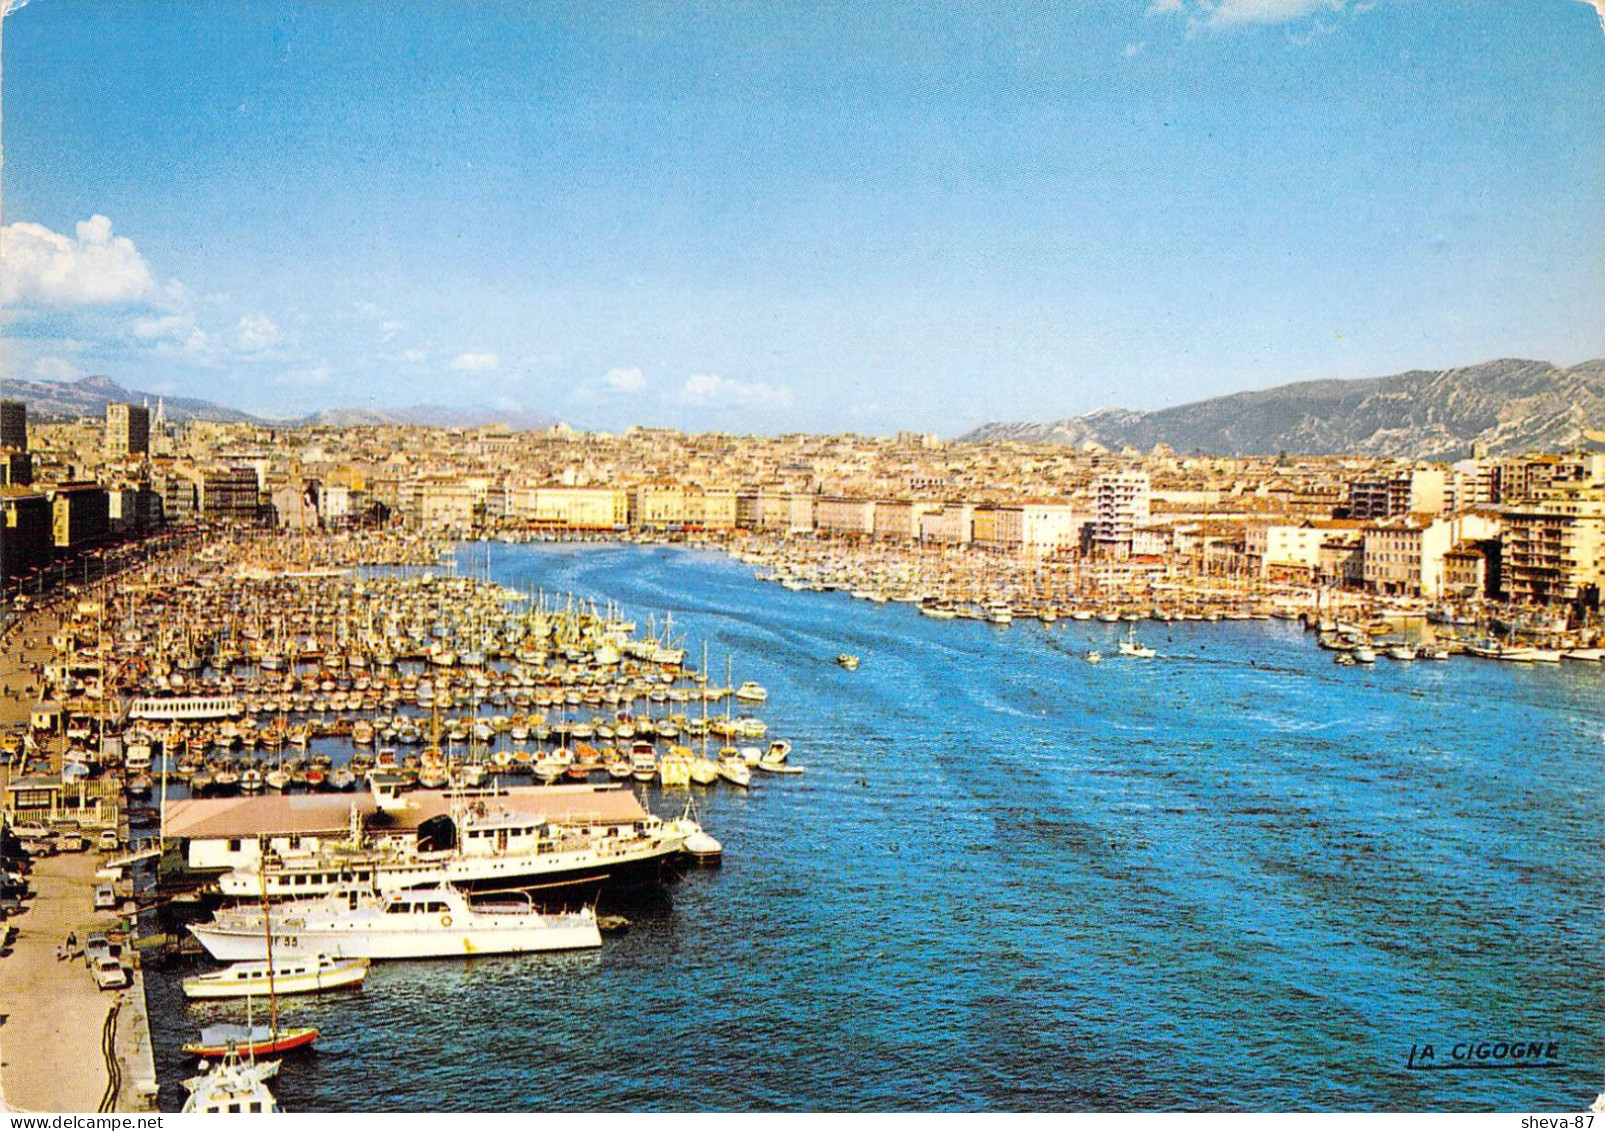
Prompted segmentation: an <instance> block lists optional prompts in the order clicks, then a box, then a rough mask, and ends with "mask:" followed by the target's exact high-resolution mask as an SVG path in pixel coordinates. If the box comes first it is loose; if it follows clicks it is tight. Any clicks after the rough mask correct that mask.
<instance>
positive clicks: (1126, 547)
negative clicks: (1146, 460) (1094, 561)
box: [1093, 471, 1149, 558]
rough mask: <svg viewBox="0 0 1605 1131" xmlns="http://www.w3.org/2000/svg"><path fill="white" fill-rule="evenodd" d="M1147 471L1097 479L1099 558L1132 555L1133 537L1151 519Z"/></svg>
mask: <svg viewBox="0 0 1605 1131" xmlns="http://www.w3.org/2000/svg"><path fill="white" fill-rule="evenodd" d="M1148 490H1149V484H1148V473H1147V472H1146V471H1117V472H1110V473H1107V474H1104V475H1100V476H1098V480H1097V484H1096V488H1095V493H1094V496H1093V497H1094V514H1095V516H1096V523H1095V525H1094V527H1093V542H1094V548H1095V550H1096V551H1097V553H1098V554H1099V555H1100V556H1103V557H1112V558H1125V557H1130V556H1131V536H1132V532H1133V531H1134V530H1136V529H1137V528H1138V527H1140V526H1143V525H1145V524H1146V523H1147V522H1148V518H1149V496H1148Z"/></svg>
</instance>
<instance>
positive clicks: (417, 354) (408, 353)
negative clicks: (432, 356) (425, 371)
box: [401, 350, 429, 362]
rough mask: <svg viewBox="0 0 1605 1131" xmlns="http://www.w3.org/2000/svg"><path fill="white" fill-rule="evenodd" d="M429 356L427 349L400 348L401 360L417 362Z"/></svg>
mask: <svg viewBox="0 0 1605 1131" xmlns="http://www.w3.org/2000/svg"><path fill="white" fill-rule="evenodd" d="M428 356H429V351H428V350H402V351H401V360H402V361H411V362H418V361H422V360H423V359H424V358H426V357H428Z"/></svg>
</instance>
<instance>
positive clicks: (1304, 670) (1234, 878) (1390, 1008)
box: [148, 545, 1605, 1111]
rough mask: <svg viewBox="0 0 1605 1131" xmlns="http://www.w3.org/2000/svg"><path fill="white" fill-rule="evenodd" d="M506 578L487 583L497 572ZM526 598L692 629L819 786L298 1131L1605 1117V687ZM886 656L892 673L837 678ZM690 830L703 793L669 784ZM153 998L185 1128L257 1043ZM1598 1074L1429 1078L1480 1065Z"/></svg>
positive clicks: (513, 979)
mask: <svg viewBox="0 0 1605 1131" xmlns="http://www.w3.org/2000/svg"><path fill="white" fill-rule="evenodd" d="M486 552H487V551H486V550H485V548H483V547H474V548H473V551H472V553H471V554H470V553H465V555H464V558H465V561H466V560H468V559H472V560H473V561H475V562H477V563H479V567H480V568H484V563H485V555H486ZM488 552H489V571H490V575H491V576H492V577H493V578H494V579H496V580H500V581H505V582H507V583H510V584H514V585H518V586H521V587H530V588H533V587H542V588H544V589H546V590H547V591H549V592H551V591H558V592H568V591H572V592H574V593H576V594H588V595H594V596H595V597H596V598H597V599H598V600H599V601H600V600H603V599H609V600H614V601H617V602H619V603H621V604H622V605H623V607H624V608H625V610H626V612H627V613H629V614H630V615H633V616H634V617H636V618H637V619H638V620H639V621H640V622H641V623H642V624H643V626H644V625H645V622H646V618H647V616H648V614H656V615H657V618H658V621H659V623H661V621H662V616H663V614H664V613H665V612H671V613H672V614H673V618H674V625H675V631H676V635H680V634H683V635H684V638H685V641H686V645H687V647H688V648H689V650H690V654H691V655H692V656H700V651H701V647H702V645H703V643H704V642H705V643H706V644H707V646H708V649H709V654H710V667H711V669H712V671H713V672H714V673H717V674H722V673H723V670H724V665H725V661H726V657H727V656H728V657H730V658H731V661H732V663H733V668H734V673H735V678H736V679H737V680H738V681H740V680H744V679H755V680H757V681H758V682H760V683H762V684H764V685H765V686H766V687H767V688H768V689H769V692H770V698H769V702H768V704H767V705H766V706H765V707H764V708H763V709H762V712H761V713H762V714H763V715H764V717H765V718H766V719H767V721H768V722H769V725H770V733H771V735H772V736H784V737H786V738H788V739H790V740H791V741H792V742H793V744H794V747H795V749H794V752H793V754H792V761H793V762H796V763H798V764H801V765H804V766H806V767H807V773H806V774H805V775H803V776H800V777H795V776H794V777H773V776H767V775H757V777H756V780H755V783H754V788H753V789H752V791H751V793H750V794H746V795H744V794H740V793H737V792H735V791H732V790H730V789H728V787H721V788H719V789H715V790H712V791H708V792H706V793H702V792H701V791H699V793H698V796H699V807H700V816H701V818H702V820H703V823H704V824H705V826H706V827H708V828H709V830H710V831H712V832H713V833H714V835H716V836H717V837H718V838H719V839H720V840H721V841H722V842H723V843H724V846H725V865H724V867H723V868H722V869H720V870H717V871H691V872H688V873H687V874H685V875H684V876H682V877H681V878H679V879H678V880H675V881H673V882H671V883H669V884H667V885H665V886H663V887H662V888H661V889H654V890H650V891H647V892H644V893H641V894H639V895H637V896H635V897H633V898H632V899H631V900H630V901H629V903H628V906H627V907H626V908H625V910H626V913H627V914H628V915H629V916H630V918H631V919H632V922H633V927H632V929H631V930H630V931H629V933H628V934H626V935H623V936H617V937H609V938H608V939H607V940H606V943H605V945H604V947H603V948H602V950H601V951H600V952H599V953H590V954H582V955H561V956H521V957H508V958H489V959H475V960H471V961H461V962H459V961H438V962H425V963H401V964H391V965H385V966H380V967H376V968H375V969H374V970H373V972H372V973H371V975H370V977H369V979H368V984H367V986H366V988H364V989H363V990H361V991H360V992H354V993H347V994H342V995H332V996H327V997H323V998H318V999H312V1000H307V999H301V1000H298V1001H295V1002H293V1003H286V1005H285V1011H286V1013H287V1014H288V1015H289V1016H290V1017H291V1018H292V1019H293V1020H294V1022H295V1023H298V1024H316V1025H319V1026H321V1027H322V1028H323V1031H324V1032H323V1037H322V1039H321V1040H320V1042H319V1045H318V1051H317V1052H316V1053H314V1054H312V1055H311V1056H309V1057H306V1058H304V1059H291V1060H289V1061H288V1062H286V1064H285V1066H284V1069H283V1071H282V1073H281V1075H280V1076H279V1078H278V1080H277V1081H275V1082H274V1085H273V1086H274V1090H275V1092H276V1093H277V1094H278V1096H279V1098H280V1101H281V1103H282V1104H283V1105H284V1106H285V1107H286V1108H287V1109H288V1110H291V1111H340V1110H362V1111H386V1110H398V1111H406V1110H485V1111H520V1110H534V1109H567V1110H700V1109H729V1110H820V1109H830V1110H887V1111H890V1110H907V1109H958V1110H980V1109H1003V1110H1022V1109H1023V1110H1057V1109H1070V1110H1098V1111H1133V1110H1217V1109H1226V1110H1258V1109H1295V1110H1306V1109H1314V1110H1325V1109H1338V1110H1514V1109H1523V1110H1527V1109H1561V1108H1571V1109H1579V1108H1581V1107H1583V1106H1586V1104H1587V1103H1588V1102H1589V1101H1591V1100H1592V1099H1593V1098H1594V1095H1595V1094H1596V1093H1597V1092H1598V1091H1600V1089H1601V1088H1602V1086H1605V1071H1602V1069H1605V1020H1602V1018H1605V1009H1602V1006H1605V990H1602V986H1605V982H1602V979H1601V972H1602V958H1605V942H1602V932H1601V926H1602V921H1601V920H1602V912H1601V894H1602V892H1605V852H1602V844H1601V840H1602V836H1601V830H1602V827H1605V825H1602V822H1601V808H1602V801H1605V769H1602V765H1605V733H1602V732H1605V669H1602V668H1600V667H1599V666H1596V665H1574V664H1565V665H1560V666H1558V667H1556V666H1551V665H1535V666H1532V667H1527V666H1523V665H1500V664H1489V663H1482V662H1473V661H1471V660H1464V659H1462V660H1456V661H1452V662H1450V663H1416V664H1397V663H1389V662H1388V661H1386V660H1384V661H1382V662H1381V663H1379V664H1378V665H1376V667H1375V668H1374V669H1368V668H1363V667H1355V668H1340V667H1337V666H1335V665H1333V664H1332V663H1331V661H1330V657H1329V655H1328V654H1326V653H1322V652H1320V651H1318V650H1317V649H1315V648H1314V646H1313V643H1312V641H1311V640H1310V638H1308V637H1306V636H1305V635H1304V634H1303V633H1302V632H1301V631H1300V630H1299V628H1298V626H1297V625H1290V624H1284V623H1281V622H1270V623H1266V622H1237V623H1234V622H1224V623H1219V624H1194V623H1189V624H1175V625H1159V624H1153V623H1149V624H1145V625H1143V626H1142V628H1141V631H1142V635H1143V637H1144V638H1145V640H1146V641H1147V642H1148V643H1150V644H1152V645H1154V646H1155V647H1157V648H1158V650H1159V652H1160V657H1159V658H1158V659H1154V660H1147V661H1142V660H1129V659H1125V658H1119V657H1114V656H1112V655H1110V656H1109V658H1108V659H1107V660H1106V661H1105V662H1104V663H1102V664H1096V665H1094V664H1088V663H1086V662H1085V661H1084V660H1082V659H1081V658H1080V656H1081V654H1082V653H1083V652H1085V651H1086V649H1087V648H1089V647H1093V646H1097V647H1099V648H1102V649H1103V650H1104V652H1105V653H1106V654H1109V653H1112V652H1113V651H1114V648H1113V645H1114V642H1115V639H1116V638H1117V636H1119V635H1120V634H1121V633H1122V632H1123V631H1124V628H1125V626H1123V625H1122V626H1118V627H1117V626H1114V625H1102V624H1099V623H1096V622H1092V623H1086V622H1073V621H1069V622H1060V623H1058V624H1055V625H1052V626H1040V625H1037V624H1036V623H1035V622H1017V623H1016V624H1015V625H1014V626H1012V627H1008V628H998V627H994V626H990V625H987V624H984V623H979V622H974V621H957V622H953V621H944V622H938V621H933V620H931V619H929V618H925V617H922V616H920V615H918V613H917V612H916V611H915V610H914V609H913V608H912V607H910V606H906V605H897V604H891V605H883V606H877V605H872V604H869V603H866V602H861V601H855V600H853V599H851V598H849V597H847V596H845V595H842V594H836V593H828V594H819V593H793V592H788V591H786V590H784V589H782V588H780V587H778V586H772V585H767V584H763V583H760V582H757V581H755V580H754V579H753V577H752V572H751V569H750V568H749V567H746V566H743V565H741V564H740V563H737V562H735V561H733V560H730V559H728V558H725V557H722V556H719V555H714V554H709V553H702V552H694V551H686V550H682V549H676V548H666V547H656V548H643V547H635V546H615V545H590V546H503V545H495V546H492V547H490V549H489V551H488ZM844 651H845V652H852V653H855V654H857V655H859V656H860V657H861V658H862V666H861V667H860V668H859V670H858V671H856V672H847V671H844V670H842V669H841V668H839V667H838V666H837V665H836V664H835V663H834V658H835V656H836V655H837V653H839V652H844ZM647 797H648V800H649V804H651V805H652V807H653V808H654V809H655V810H656V811H658V812H660V813H664V814H668V813H672V812H677V811H678V810H679V808H680V807H681V806H682V805H683V804H684V802H683V794H680V793H677V794H672V795H667V796H666V795H663V794H661V793H660V792H659V791H657V790H656V789H653V790H650V791H647ZM177 977H178V974H177V973H175V972H168V971H155V970H153V971H151V972H150V973H149V974H148V983H149V992H150V998H151V1009H152V1014H153V1021H154V1025H155V1038H156V1042H157V1051H158V1068H159V1071H160V1074H161V1077H162V1080H163V1082H164V1097H163V1103H164V1106H165V1107H169V1108H176V1107H177V1105H178V1104H179V1103H180V1102H182V1090H181V1089H180V1088H178V1086H177V1083H176V1082H177V1080H178V1079H179V1078H180V1077H181V1076H182V1075H184V1067H185V1066H184V1064H183V1062H182V1060H181V1059H180V1058H179V1056H178V1054H177V1046H178V1044H179V1043H180V1041H181V1040H183V1039H188V1038H190V1037H191V1036H192V1035H193V1034H194V1032H195V1031H196V1030H197V1029H198V1028H199V1027H200V1025H202V1024H204V1023H207V1022H208V1021H212V1020H217V1019H219V1018H221V1017H222V1016H223V1015H224V1013H225V1012H226V1011H225V1010H224V1009H222V1008H220V1007H218V1006H216V1005H206V1006H202V1005H188V1004H186V1003H184V1001H183V999H182V997H181V996H180V995H179V994H178V993H177V990H176V979H177ZM1479 1039H1489V1040H1493V1039H1521V1040H1523V1041H1529V1040H1532V1041H1544V1042H1554V1043H1556V1044H1557V1045H1558V1046H1559V1056H1558V1057H1557V1058H1556V1059H1558V1060H1560V1061H1562V1062H1564V1063H1563V1066H1562V1067H1551V1068H1542V1069H1526V1070H1499V1071H1492V1070H1466V1071H1454V1070H1449V1071H1415V1070H1410V1069H1409V1068H1407V1062H1408V1060H1409V1058H1410V1054H1411V1050H1412V1046H1416V1047H1417V1051H1418V1054H1419V1051H1420V1046H1422V1045H1424V1044H1427V1043H1431V1044H1433V1045H1434V1050H1435V1059H1436V1062H1440V1063H1441V1062H1444V1061H1448V1060H1450V1059H1451V1057H1450V1049H1451V1047H1452V1046H1453V1045H1454V1044H1456V1043H1457V1042H1463V1041H1475V1040H1479Z"/></svg>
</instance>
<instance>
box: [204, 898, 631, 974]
mask: <svg viewBox="0 0 1605 1131" xmlns="http://www.w3.org/2000/svg"><path fill="white" fill-rule="evenodd" d="M269 922H270V923H271V930H272V936H273V949H274V951H275V952H276V953H279V954H286V955H309V954H331V955H335V956H337V957H346V958H370V959H379V960H385V959H406V958H450V957H463V956H469V955H475V954H529V953H534V952H538V951H552V950H582V949H587V948H595V947H599V946H601V945H602V935H601V932H600V931H599V930H598V929H597V925H596V911H595V909H594V908H590V907H586V908H584V909H582V910H580V911H571V912H562V913H555V914H547V913H543V912H540V911H537V910H536V909H535V905H534V901H533V900H532V899H531V898H530V897H528V896H527V895H521V894H520V893H510V894H507V895H502V896H498V897H496V901H495V902H479V903H474V902H470V900H469V899H468V898H467V897H466V896H465V895H464V894H463V893H461V892H459V891H457V890H456V889H454V888H450V887H444V886H443V887H438V888H423V889H416V890H411V891H404V892H396V893H395V894H393V895H388V896H382V897H373V896H360V895H357V894H355V893H353V894H351V895H349V896H343V897H342V896H328V897H324V898H322V899H314V900H302V901H296V902H293V903H286V904H282V905H280V906H279V907H277V908H275V909H274V910H273V914H272V916H271V917H270V918H269ZM190 932H191V933H192V934H194V936H195V937H196V938H197V939H199V940H200V943H201V945H202V946H204V947H205V948H206V950H207V952H208V953H209V954H211V955H212V957H213V958H217V959H221V960H223V961H228V962H240V961H247V962H248V961H258V960H262V959H264V958H265V957H266V955H267V949H268V928H267V927H266V926H264V923H263V916H262V914H261V912H260V911H243V910H224V911H219V912H218V914H217V916H216V918H215V919H214V920H213V921H212V922H211V923H207V924H204V925H194V926H191V927H190Z"/></svg>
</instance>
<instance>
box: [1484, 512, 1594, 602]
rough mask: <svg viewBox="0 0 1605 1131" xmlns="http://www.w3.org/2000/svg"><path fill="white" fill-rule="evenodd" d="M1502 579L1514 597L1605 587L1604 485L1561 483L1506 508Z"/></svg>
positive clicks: (1585, 594) (1548, 597)
mask: <svg viewBox="0 0 1605 1131" xmlns="http://www.w3.org/2000/svg"><path fill="white" fill-rule="evenodd" d="M1504 523H1505V535H1504V546H1503V585H1504V591H1505V595H1506V596H1508V597H1509V598H1510V599H1511V600H1512V601H1518V602H1524V603H1532V604H1546V603H1553V602H1562V601H1576V600H1579V599H1584V600H1586V599H1589V598H1592V599H1593V600H1594V601H1596V602H1597V601H1598V598H1599V593H1600V590H1601V589H1605V487H1598V486H1589V487H1560V488H1549V489H1546V490H1543V491H1540V492H1538V494H1537V495H1536V496H1535V497H1534V498H1532V499H1531V500H1528V501H1525V502H1522V503H1516V504H1511V505H1509V506H1507V507H1506V508H1505V510H1504Z"/></svg>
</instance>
